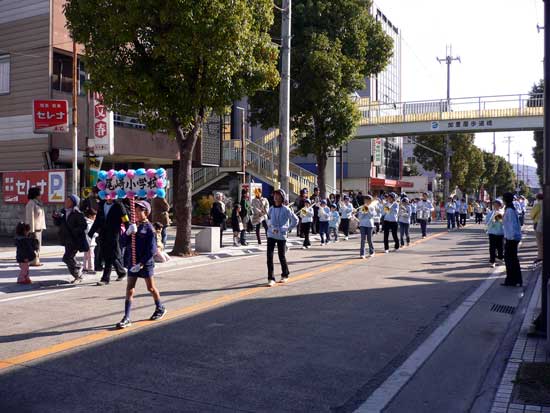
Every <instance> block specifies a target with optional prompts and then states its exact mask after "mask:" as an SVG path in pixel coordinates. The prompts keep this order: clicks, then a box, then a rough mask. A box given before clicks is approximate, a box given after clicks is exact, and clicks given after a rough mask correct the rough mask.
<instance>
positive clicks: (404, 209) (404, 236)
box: [399, 197, 412, 246]
mask: <svg viewBox="0 0 550 413" xmlns="http://www.w3.org/2000/svg"><path fill="white" fill-rule="evenodd" d="M411 210H412V209H411V206H410V205H409V198H407V197H405V198H403V199H402V200H401V205H399V235H400V238H401V246H404V245H405V240H406V241H407V245H409V244H410V242H411V238H410V237H409V227H410V224H411V214H412V212H411Z"/></svg>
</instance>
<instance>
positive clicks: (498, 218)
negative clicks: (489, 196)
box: [485, 199, 504, 268]
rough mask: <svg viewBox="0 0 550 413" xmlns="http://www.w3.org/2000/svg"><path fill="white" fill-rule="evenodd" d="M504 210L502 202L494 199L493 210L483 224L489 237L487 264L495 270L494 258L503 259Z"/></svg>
mask: <svg viewBox="0 0 550 413" xmlns="http://www.w3.org/2000/svg"><path fill="white" fill-rule="evenodd" d="M503 217H504V210H503V209H502V202H501V201H500V200H499V199H496V200H495V202H493V210H492V211H491V212H489V213H488V214H487V217H486V218H485V223H486V225H487V235H488V236H489V263H490V264H491V267H493V268H495V266H496V258H498V259H499V260H502V259H504V226H503V224H502V218H503Z"/></svg>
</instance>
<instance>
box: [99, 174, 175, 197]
mask: <svg viewBox="0 0 550 413" xmlns="http://www.w3.org/2000/svg"><path fill="white" fill-rule="evenodd" d="M97 188H98V189H99V197H100V198H101V199H123V198H130V199H132V198H156V197H158V198H164V197H165V196H166V189H165V188H166V170H165V169H164V168H159V169H144V168H140V169H136V170H133V169H128V170H127V171H125V170H123V169H121V170H120V171H115V170H114V169H111V170H109V171H99V174H98V180H97Z"/></svg>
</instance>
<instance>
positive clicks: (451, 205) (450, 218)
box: [445, 196, 456, 231]
mask: <svg viewBox="0 0 550 413" xmlns="http://www.w3.org/2000/svg"><path fill="white" fill-rule="evenodd" d="M455 212H456V202H455V201H454V199H453V197H452V196H450V197H449V200H448V201H447V203H446V204H445V213H446V214H447V231H450V230H451V229H455V225H456V224H455V223H456V220H455Z"/></svg>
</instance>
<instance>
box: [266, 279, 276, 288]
mask: <svg viewBox="0 0 550 413" xmlns="http://www.w3.org/2000/svg"><path fill="white" fill-rule="evenodd" d="M274 285H275V280H269V282H268V283H267V286H268V287H273V286H274Z"/></svg>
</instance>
